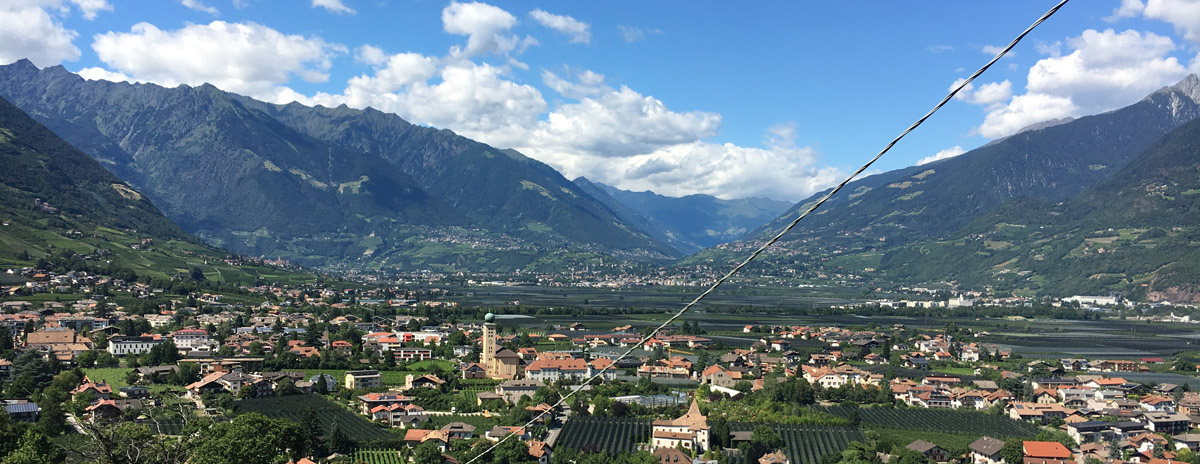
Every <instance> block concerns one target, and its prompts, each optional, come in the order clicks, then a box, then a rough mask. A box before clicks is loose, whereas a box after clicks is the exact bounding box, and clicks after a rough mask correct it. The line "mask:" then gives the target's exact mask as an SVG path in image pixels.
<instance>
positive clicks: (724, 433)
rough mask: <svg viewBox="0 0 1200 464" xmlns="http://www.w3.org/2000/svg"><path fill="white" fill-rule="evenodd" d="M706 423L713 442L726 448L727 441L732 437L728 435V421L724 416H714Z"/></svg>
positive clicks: (727, 445)
mask: <svg viewBox="0 0 1200 464" xmlns="http://www.w3.org/2000/svg"><path fill="white" fill-rule="evenodd" d="M708 424H709V427H710V431H709V437H710V438H711V440H712V441H713V444H715V445H717V446H720V447H721V448H728V447H729V441H730V440H731V439H732V437H730V436H729V421H727V420H725V418H724V417H714V418H712V419H709V420H708Z"/></svg>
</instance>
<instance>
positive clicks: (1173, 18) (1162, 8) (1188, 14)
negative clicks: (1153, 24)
mask: <svg viewBox="0 0 1200 464" xmlns="http://www.w3.org/2000/svg"><path fill="white" fill-rule="evenodd" d="M1124 3H1125V2H1122V5H1121V6H1122V8H1123V7H1124V6H1125V5H1124ZM1137 3H1139V4H1140V3H1141V2H1137ZM1142 14H1143V15H1145V16H1146V17H1147V18H1151V19H1158V20H1162V21H1166V22H1168V23H1171V25H1173V26H1175V30H1176V31H1177V32H1179V33H1182V34H1183V37H1184V38H1185V39H1187V40H1188V41H1191V42H1200V0H1147V1H1146V8H1145V9H1143V10H1142Z"/></svg>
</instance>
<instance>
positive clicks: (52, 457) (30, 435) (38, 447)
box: [0, 429, 66, 464]
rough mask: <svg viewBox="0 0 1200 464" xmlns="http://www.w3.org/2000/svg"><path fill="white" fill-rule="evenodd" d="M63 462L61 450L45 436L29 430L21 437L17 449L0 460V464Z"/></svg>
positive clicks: (63, 455) (48, 463)
mask: <svg viewBox="0 0 1200 464" xmlns="http://www.w3.org/2000/svg"><path fill="white" fill-rule="evenodd" d="M65 460H66V455H65V454H64V453H63V451H62V449H60V448H59V447H57V446H55V445H54V444H53V443H51V442H50V439H49V438H48V437H46V435H43V434H42V433H40V432H38V431H36V430H34V429H29V430H26V431H25V435H24V436H22V437H21V442H20V444H19V445H17V449H15V450H13V452H12V453H10V454H9V455H8V456H5V457H4V459H3V460H0V464H57V463H60V462H64V461H65Z"/></svg>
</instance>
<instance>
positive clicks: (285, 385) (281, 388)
mask: <svg viewBox="0 0 1200 464" xmlns="http://www.w3.org/2000/svg"><path fill="white" fill-rule="evenodd" d="M299 394H300V390H298V389H296V384H295V382H292V379H283V380H280V381H279V384H277V386H276V387H275V396H292V395H299Z"/></svg>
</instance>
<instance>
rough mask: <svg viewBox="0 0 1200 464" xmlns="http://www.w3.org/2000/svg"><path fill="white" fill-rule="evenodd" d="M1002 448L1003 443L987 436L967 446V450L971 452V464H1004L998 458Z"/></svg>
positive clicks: (1002, 460) (1001, 459)
mask: <svg viewBox="0 0 1200 464" xmlns="http://www.w3.org/2000/svg"><path fill="white" fill-rule="evenodd" d="M1003 448H1004V442H1003V441H1000V440H997V439H995V438H992V437H988V436H983V437H979V439H978V440H975V441H973V442H971V444H970V445H967V449H970V450H971V464H1000V463H1002V462H1004V458H1003V457H1001V456H1000V450H1001V449H1003Z"/></svg>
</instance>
